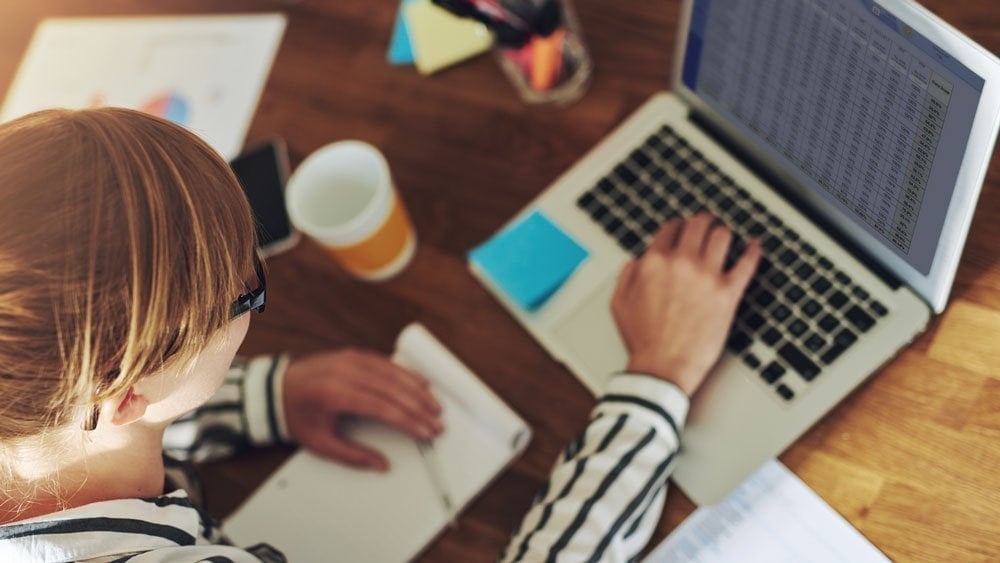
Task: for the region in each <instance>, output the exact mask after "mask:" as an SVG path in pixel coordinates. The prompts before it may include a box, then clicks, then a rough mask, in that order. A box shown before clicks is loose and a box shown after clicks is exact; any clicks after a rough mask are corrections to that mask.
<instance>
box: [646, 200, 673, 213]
mask: <svg viewBox="0 0 1000 563" xmlns="http://www.w3.org/2000/svg"><path fill="white" fill-rule="evenodd" d="M649 204H650V205H651V206H653V209H655V210H657V211H663V210H664V209H666V208H667V207H668V206H669V204H668V203H667V200H665V199H663V198H662V197H658V198H655V199H653V201H651V202H649Z"/></svg>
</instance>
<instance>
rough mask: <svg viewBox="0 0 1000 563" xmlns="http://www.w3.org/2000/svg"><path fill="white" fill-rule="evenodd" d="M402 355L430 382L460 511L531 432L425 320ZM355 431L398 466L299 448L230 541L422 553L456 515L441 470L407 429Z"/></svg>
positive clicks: (442, 463) (235, 525)
mask: <svg viewBox="0 0 1000 563" xmlns="http://www.w3.org/2000/svg"><path fill="white" fill-rule="evenodd" d="M393 360H394V361H395V362H396V363H398V364H399V365H402V366H404V367H406V368H408V369H411V370H413V371H416V372H417V373H420V374H422V375H424V376H425V377H427V378H428V379H430V380H431V384H432V389H433V392H434V394H435V397H436V398H437V399H438V401H439V402H440V403H441V406H442V409H443V415H442V416H443V422H444V425H445V431H444V432H443V433H442V434H441V436H439V437H438V438H437V439H435V440H434V449H435V453H436V456H437V461H438V467H439V468H440V471H441V473H442V477H443V481H444V483H445V486H446V488H447V489H448V491H447V492H448V494H449V496H450V497H451V499H452V502H453V503H454V509H455V511H456V512H460V511H461V510H462V509H463V508H464V507H465V506H466V505H467V504H468V503H469V502H471V501H472V499H473V498H474V497H475V496H476V495H477V494H478V493H479V492H480V491H482V490H483V489H484V488H485V487H486V486H487V485H489V483H490V482H491V481H492V480H493V479H494V478H495V477H496V476H497V475H498V474H499V473H500V472H501V471H502V470H503V469H504V468H505V467H506V466H507V465H508V464H509V463H511V462H512V461H513V460H514V458H515V457H517V455H518V454H520V453H521V452H522V451H523V450H524V448H525V446H527V444H528V442H529V441H530V439H531V429H530V428H529V427H528V425H527V424H526V423H525V422H524V420H523V419H522V418H521V417H520V416H518V415H517V413H515V412H514V411H513V410H511V408H510V407H508V406H507V405H506V404H505V403H504V402H503V401H502V400H501V399H500V398H499V397H498V396H497V395H496V394H494V393H493V391H491V390H490V389H489V387H487V386H486V385H485V384H483V382H482V381H480V380H479V378H478V377H476V376H475V374H473V373H472V372H471V371H469V369H468V368H467V367H465V366H464V365H463V364H462V363H461V362H460V361H459V360H458V359H457V358H456V357H455V356H454V355H452V354H451V352H449V351H448V350H447V349H446V348H445V347H444V346H442V345H441V343H440V342H438V341H437V340H436V339H435V338H434V337H433V336H432V335H431V334H430V333H429V332H427V330H426V329H424V327H423V326H421V325H419V324H411V325H410V326H408V327H406V328H405V329H404V330H403V332H401V333H400V335H399V338H398V340H397V341H396V352H395V354H394V355H393ZM348 432H349V435H350V437H351V438H353V439H355V440H357V441H360V442H363V443H365V444H367V445H369V446H371V447H374V448H376V449H378V450H379V451H381V452H382V453H383V454H385V455H386V457H387V458H388V459H389V463H390V464H391V468H390V470H389V472H388V473H376V472H373V471H363V470H357V469H352V468H349V467H346V466H343V465H339V464H336V463H333V462H330V461H326V460H323V459H320V458H318V457H316V456H314V455H312V454H310V453H308V452H306V451H304V450H300V451H299V452H297V453H296V454H295V455H293V456H292V457H291V458H290V459H289V460H288V461H287V462H286V463H285V464H284V465H283V466H281V467H280V468H279V469H278V470H277V471H276V472H275V473H274V475H272V476H271V477H270V478H269V479H268V480H267V481H266V482H265V483H264V484H263V485H262V486H261V487H260V488H259V489H258V490H257V491H256V492H255V493H254V494H253V495H252V496H251V497H250V498H249V499H248V500H247V501H246V502H245V503H244V504H243V506H241V507H240V508H239V509H238V510H237V511H236V512H235V513H234V514H233V515H232V516H231V517H230V518H229V519H228V520H227V521H226V523H225V526H224V530H225V531H226V533H227V534H228V535H229V537H230V539H232V540H233V542H234V543H235V544H236V545H240V546H249V545H254V544H256V543H259V542H265V543H268V544H270V545H272V546H274V547H275V548H277V549H279V550H280V551H282V552H283V553H284V554H285V555H286V556H287V557H288V560H289V561H328V560H332V559H336V560H338V561H380V562H382V561H385V562H392V561H407V560H410V559H412V558H414V557H415V556H416V555H417V554H419V553H420V551H421V550H422V549H423V548H424V547H425V546H426V545H427V544H428V543H430V542H431V540H433V539H434V538H435V537H436V536H437V535H438V533H440V532H441V530H442V529H443V528H444V527H445V526H447V525H448V523H449V522H450V521H451V520H452V519H453V518H454V517H455V516H456V515H455V514H449V513H448V511H447V510H446V509H445V506H444V503H443V502H442V498H441V495H440V493H439V491H438V489H437V488H436V487H435V483H434V479H433V476H432V473H431V471H433V470H434V469H432V467H431V466H430V465H429V464H428V463H427V462H426V460H425V458H424V457H423V456H422V455H421V453H420V451H419V449H418V446H417V443H416V442H415V441H414V440H413V439H412V438H410V437H408V436H407V435H405V434H403V433H401V432H398V431H396V430H394V429H391V428H389V427H387V426H384V425H382V424H378V423H375V422H358V423H357V424H356V425H355V426H353V427H352V428H351V429H350V430H349V431H348Z"/></svg>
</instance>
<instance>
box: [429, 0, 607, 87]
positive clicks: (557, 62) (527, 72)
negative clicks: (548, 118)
mask: <svg viewBox="0 0 1000 563" xmlns="http://www.w3.org/2000/svg"><path fill="white" fill-rule="evenodd" d="M433 2H434V3H435V4H437V5H439V6H441V7H443V8H445V9H447V10H449V11H451V12H452V13H454V14H457V15H459V16H462V17H466V18H471V19H475V20H478V21H480V22H482V23H484V24H486V26H487V27H489V28H490V29H491V30H492V31H493V34H494V36H495V38H496V41H495V47H494V49H493V51H494V54H495V56H496V59H497V61H498V62H499V64H500V68H501V69H502V70H503V72H504V74H505V75H506V76H507V78H508V79H509V80H510V82H511V84H513V86H514V89H516V90H517V92H518V94H520V96H521V99H523V100H524V101H525V102H527V103H530V104H556V105H563V104H568V103H570V102H573V101H576V100H577V99H579V98H580V96H582V95H583V93H584V92H585V91H586V89H587V86H588V85H589V84H590V75H591V72H592V70H593V65H592V63H591V61H590V55H589V54H588V53H587V48H586V45H585V44H584V42H583V36H582V30H581V27H580V24H579V21H578V20H577V18H576V13H575V11H574V9H573V5H572V3H571V1H570V0H433Z"/></svg>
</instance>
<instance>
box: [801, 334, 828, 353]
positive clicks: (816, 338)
mask: <svg viewBox="0 0 1000 563" xmlns="http://www.w3.org/2000/svg"><path fill="white" fill-rule="evenodd" d="M805 345H806V348H807V349H808V350H809V351H810V352H819V351H820V350H822V349H823V347H824V346H826V339H824V338H823V337H822V336H820V335H818V334H810V335H809V338H806V341H805Z"/></svg>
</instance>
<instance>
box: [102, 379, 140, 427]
mask: <svg viewBox="0 0 1000 563" xmlns="http://www.w3.org/2000/svg"><path fill="white" fill-rule="evenodd" d="M115 405H116V406H115V411H114V415H113V416H112V417H111V424H114V425H115V426H125V425H126V424H131V423H133V422H135V421H137V420H139V419H140V418H142V415H144V414H146V407H148V406H149V401H147V400H146V397H144V396H142V395H140V394H138V393H136V392H135V386H132V387H129V388H128V391H126V392H125V395H124V396H123V397H122V398H121V399H118V400H117V401H115Z"/></svg>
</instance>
